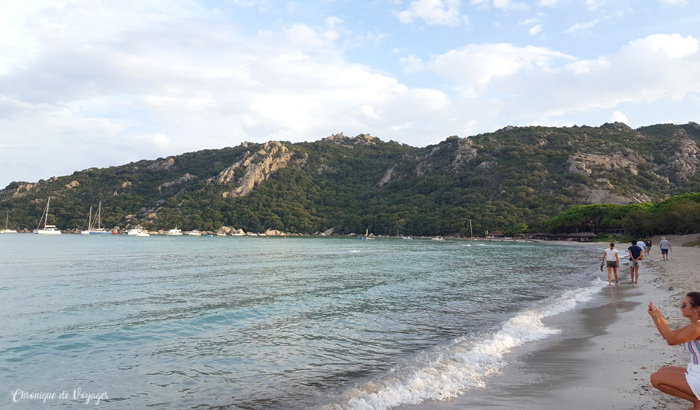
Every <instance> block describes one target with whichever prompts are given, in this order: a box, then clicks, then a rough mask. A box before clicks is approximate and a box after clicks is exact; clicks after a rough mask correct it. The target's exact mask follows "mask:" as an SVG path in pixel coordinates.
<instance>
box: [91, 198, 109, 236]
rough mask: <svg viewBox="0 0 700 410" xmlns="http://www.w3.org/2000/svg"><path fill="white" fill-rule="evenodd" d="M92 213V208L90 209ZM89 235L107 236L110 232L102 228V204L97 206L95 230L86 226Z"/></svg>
mask: <svg viewBox="0 0 700 410" xmlns="http://www.w3.org/2000/svg"><path fill="white" fill-rule="evenodd" d="M90 212H91V213H92V207H90ZM88 231H89V233H90V235H109V234H110V233H111V232H109V231H108V230H106V229H105V228H103V227H102V202H100V204H99V205H98V206H97V228H95V227H94V226H93V225H89V224H88Z"/></svg>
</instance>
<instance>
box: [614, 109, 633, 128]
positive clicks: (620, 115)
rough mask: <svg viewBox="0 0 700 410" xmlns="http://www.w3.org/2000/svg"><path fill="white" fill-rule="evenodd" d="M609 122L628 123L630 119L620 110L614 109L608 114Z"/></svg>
mask: <svg viewBox="0 0 700 410" xmlns="http://www.w3.org/2000/svg"><path fill="white" fill-rule="evenodd" d="M610 122H621V123H624V124H627V125H630V120H629V118H627V116H626V115H625V114H623V113H621V112H620V111H615V112H613V113H612V115H610Z"/></svg>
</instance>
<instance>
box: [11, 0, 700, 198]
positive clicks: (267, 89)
mask: <svg viewBox="0 0 700 410" xmlns="http://www.w3.org/2000/svg"><path fill="white" fill-rule="evenodd" d="M698 80H700V1H698V0H638V1H635V0H532V1H517V0H413V1H405V0H367V1H364V0H303V1H302V0H297V1H273V0H260V1H256V0H134V1H132V0H119V1H111V0H103V1H100V0H47V1H43V0H23V1H16V0H0V188H2V187H5V186H6V185H7V184H9V183H10V182H12V181H28V182H36V181H38V180H40V179H48V178H51V177H53V176H63V175H70V174H72V173H73V172H74V171H79V170H83V169H86V168H91V167H100V168H101V167H108V166H116V165H123V164H127V163H129V162H131V161H138V160H142V159H157V158H159V157H163V158H164V157H167V156H170V155H177V154H181V153H185V152H192V151H198V150H202V149H217V148H224V147H233V146H237V145H239V144H241V143H242V142H244V141H249V142H266V141H272V140H275V141H289V142H300V141H317V140H320V139H322V138H325V137H328V136H330V135H333V134H337V133H341V132H342V133H344V134H345V135H347V136H351V137H352V136H356V135H358V134H371V135H372V136H375V137H378V138H380V139H381V140H383V141H398V142H401V143H405V144H409V145H412V146H419V147H423V146H426V145H430V144H436V143H438V142H440V141H443V140H444V139H445V138H447V137H449V136H453V135H456V136H459V137H469V136H474V135H478V134H481V133H488V132H493V131H496V130H498V129H500V128H503V127H505V126H509V125H510V126H532V125H543V126H557V127H563V126H573V125H579V126H581V125H589V126H599V125H602V124H604V123H606V122H613V121H620V122H624V123H626V124H628V125H629V126H631V127H632V128H638V127H642V126H646V125H652V124H659V123H675V124H686V123H688V122H690V121H694V122H700V81H698Z"/></svg>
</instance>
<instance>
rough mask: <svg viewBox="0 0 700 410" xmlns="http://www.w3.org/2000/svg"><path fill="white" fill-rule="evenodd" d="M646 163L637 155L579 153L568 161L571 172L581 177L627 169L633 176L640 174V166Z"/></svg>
mask: <svg viewBox="0 0 700 410" xmlns="http://www.w3.org/2000/svg"><path fill="white" fill-rule="evenodd" d="M645 162H646V161H645V160H644V159H643V158H641V157H639V155H637V154H636V153H627V155H622V154H620V153H613V154H610V155H602V154H590V153H579V154H575V155H572V156H570V157H569V158H568V159H567V163H568V164H569V168H568V170H569V172H571V173H575V174H581V175H591V174H592V173H593V172H594V171H601V170H603V171H611V170H616V169H625V170H627V171H629V173H630V174H632V175H637V174H639V171H638V169H637V167H638V165H639V164H643V163H645Z"/></svg>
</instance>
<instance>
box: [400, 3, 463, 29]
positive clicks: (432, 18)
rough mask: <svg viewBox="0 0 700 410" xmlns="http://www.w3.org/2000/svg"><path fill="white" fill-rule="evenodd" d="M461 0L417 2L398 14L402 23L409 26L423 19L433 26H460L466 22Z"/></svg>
mask: <svg viewBox="0 0 700 410" xmlns="http://www.w3.org/2000/svg"><path fill="white" fill-rule="evenodd" d="M459 4H460V0H416V1H412V2H411V4H410V5H409V6H408V10H404V11H402V12H400V13H399V14H398V16H397V17H398V19H399V21H400V22H402V23H405V24H408V23H412V22H413V21H414V20H417V19H421V20H424V21H425V22H426V23H428V24H431V25H447V26H458V25H460V24H462V23H464V22H466V18H464V17H462V16H460V13H459Z"/></svg>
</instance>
